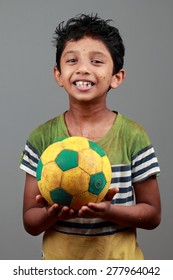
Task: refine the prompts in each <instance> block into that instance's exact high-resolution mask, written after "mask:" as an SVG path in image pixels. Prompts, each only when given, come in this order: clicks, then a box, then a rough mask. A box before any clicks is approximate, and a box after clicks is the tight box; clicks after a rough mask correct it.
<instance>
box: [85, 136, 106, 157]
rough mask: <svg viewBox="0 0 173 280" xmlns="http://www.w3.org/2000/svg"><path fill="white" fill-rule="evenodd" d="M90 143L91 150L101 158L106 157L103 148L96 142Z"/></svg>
mask: <svg viewBox="0 0 173 280" xmlns="http://www.w3.org/2000/svg"><path fill="white" fill-rule="evenodd" d="M88 142H89V146H90V148H91V149H93V150H94V151H95V152H96V153H98V154H99V155H100V156H101V157H103V156H105V152H104V151H103V150H102V148H101V147H100V146H99V145H97V144H96V143H95V142H92V141H90V140H89V141H88Z"/></svg>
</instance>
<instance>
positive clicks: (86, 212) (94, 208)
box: [78, 188, 119, 219]
mask: <svg viewBox="0 0 173 280" xmlns="http://www.w3.org/2000/svg"><path fill="white" fill-rule="evenodd" d="M118 191H119V190H118V189H117V188H113V189H110V190H109V191H108V193H107V194H106V196H105V198H104V200H103V201H102V202H100V203H92V202H90V203H88V205H86V206H82V207H81V209H79V211H78V216H79V217H82V218H103V219H104V217H105V216H106V215H107V213H108V211H109V210H110V206H111V200H112V198H113V197H114V195H115V194H116V193H117V192H118Z"/></svg>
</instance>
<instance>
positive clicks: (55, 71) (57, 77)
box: [53, 67, 63, 87]
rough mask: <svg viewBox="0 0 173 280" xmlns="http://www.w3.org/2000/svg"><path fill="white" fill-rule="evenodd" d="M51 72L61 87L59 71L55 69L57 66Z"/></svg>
mask: <svg viewBox="0 0 173 280" xmlns="http://www.w3.org/2000/svg"><path fill="white" fill-rule="evenodd" d="M53 73H54V78H55V81H56V82H57V84H58V85H59V86H60V87H63V82H62V77H61V72H60V71H59V70H58V69H57V67H54V71H53Z"/></svg>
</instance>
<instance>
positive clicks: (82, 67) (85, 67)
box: [76, 63, 90, 74]
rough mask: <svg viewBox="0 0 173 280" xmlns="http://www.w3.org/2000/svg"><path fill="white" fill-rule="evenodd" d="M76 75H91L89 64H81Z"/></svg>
mask: <svg viewBox="0 0 173 280" xmlns="http://www.w3.org/2000/svg"><path fill="white" fill-rule="evenodd" d="M76 74H90V69H89V67H88V65H87V64H85V63H80V64H79V66H78V68H77V69H76Z"/></svg>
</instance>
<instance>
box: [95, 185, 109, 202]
mask: <svg viewBox="0 0 173 280" xmlns="http://www.w3.org/2000/svg"><path fill="white" fill-rule="evenodd" d="M108 189H109V184H106V185H105V187H104V188H103V190H102V191H101V193H99V195H98V196H97V201H96V203H99V202H101V201H102V200H103V199H104V197H105V195H106V194H107V192H108Z"/></svg>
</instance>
